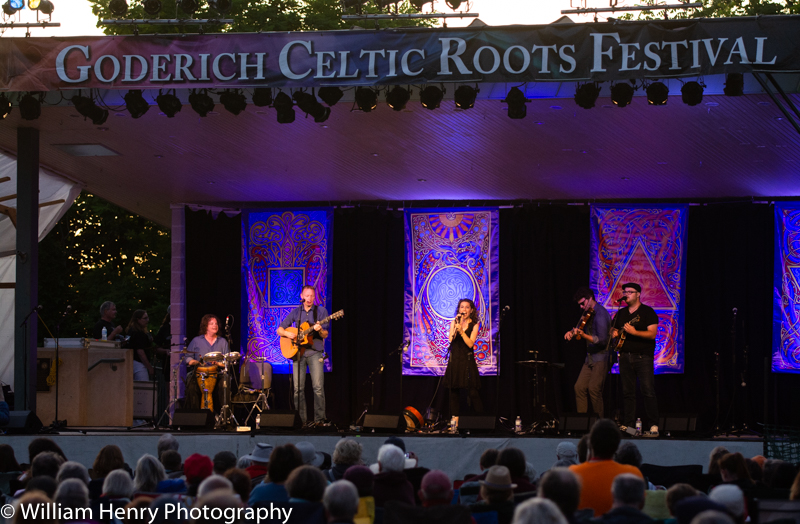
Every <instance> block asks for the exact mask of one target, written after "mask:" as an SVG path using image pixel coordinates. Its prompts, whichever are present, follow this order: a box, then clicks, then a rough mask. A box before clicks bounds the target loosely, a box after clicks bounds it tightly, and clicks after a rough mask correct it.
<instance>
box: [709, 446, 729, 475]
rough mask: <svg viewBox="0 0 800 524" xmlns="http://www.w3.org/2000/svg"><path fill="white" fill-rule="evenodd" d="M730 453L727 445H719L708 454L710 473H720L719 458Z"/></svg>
mask: <svg viewBox="0 0 800 524" xmlns="http://www.w3.org/2000/svg"><path fill="white" fill-rule="evenodd" d="M728 453H730V451H728V448H726V447H725V446H717V447H715V448H714V449H712V450H711V453H709V455H708V474H709V475H719V459H721V458H722V457H724V456H725V455H727V454H728Z"/></svg>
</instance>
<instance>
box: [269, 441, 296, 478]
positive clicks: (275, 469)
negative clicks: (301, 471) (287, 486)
mask: <svg viewBox="0 0 800 524" xmlns="http://www.w3.org/2000/svg"><path fill="white" fill-rule="evenodd" d="M302 465H303V456H302V455H301V454H300V450H299V449H297V448H296V447H295V445H294V444H284V445H283V446H278V447H276V448H275V449H273V450H272V454H271V455H270V457H269V481H270V482H273V483H275V484H283V483H284V482H286V479H288V478H289V475H290V474H291V473H292V471H294V470H295V469H297V468H299V467H300V466H302Z"/></svg>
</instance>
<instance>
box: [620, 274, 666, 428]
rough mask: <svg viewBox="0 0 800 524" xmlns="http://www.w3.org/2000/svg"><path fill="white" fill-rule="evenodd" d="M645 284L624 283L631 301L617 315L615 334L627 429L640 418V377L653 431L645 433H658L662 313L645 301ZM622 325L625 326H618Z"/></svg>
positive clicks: (647, 424) (646, 424) (646, 422)
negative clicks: (658, 336) (657, 370)
mask: <svg viewBox="0 0 800 524" xmlns="http://www.w3.org/2000/svg"><path fill="white" fill-rule="evenodd" d="M641 292H642V286H640V285H639V284H636V283H633V282H629V283H627V284H623V285H622V294H623V300H624V301H625V303H626V304H627V305H628V307H626V308H622V309H620V310H619V312H617V315H616V317H615V318H614V329H612V330H611V336H612V337H620V338H621V340H620V342H619V343H618V344H617V346H618V347H619V376H620V380H621V381H622V397H623V399H624V412H623V418H622V424H623V429H625V426H628V427H631V426H633V425H634V423H635V420H636V379H637V378H638V379H639V384H640V387H641V389H642V396H643V397H644V411H645V417H644V424H643V426H642V427H645V428H646V427H649V428H650V431H646V432H645V436H650V437H657V436H658V402H657V400H656V389H655V370H654V360H655V350H656V334H657V333H658V315H656V312H655V311H654V310H653V308H651V307H650V306H647V305H645V304H642V302H641V300H640V297H641ZM617 326H622V329H617Z"/></svg>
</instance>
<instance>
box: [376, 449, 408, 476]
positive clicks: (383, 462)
mask: <svg viewBox="0 0 800 524" xmlns="http://www.w3.org/2000/svg"><path fill="white" fill-rule="evenodd" d="M405 465H406V458H405V455H404V453H403V450H402V449H400V448H398V447H397V446H395V445H394V444H384V445H383V446H381V447H380V449H379V450H378V470H379V471H380V472H381V473H386V472H389V471H395V472H397V471H403V469H404V468H405Z"/></svg>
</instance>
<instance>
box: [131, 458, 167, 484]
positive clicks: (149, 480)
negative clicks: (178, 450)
mask: <svg viewBox="0 0 800 524" xmlns="http://www.w3.org/2000/svg"><path fill="white" fill-rule="evenodd" d="M165 478H167V474H166V472H165V471H164V466H162V465H161V462H159V461H158V459H157V458H155V457H154V456H153V455H150V454H144V455H142V456H141V458H139V461H138V462H137V463H136V472H135V474H134V477H133V489H134V491H144V492H155V491H156V489H157V488H158V483H159V482H161V481H162V480H164V479H165Z"/></svg>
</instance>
